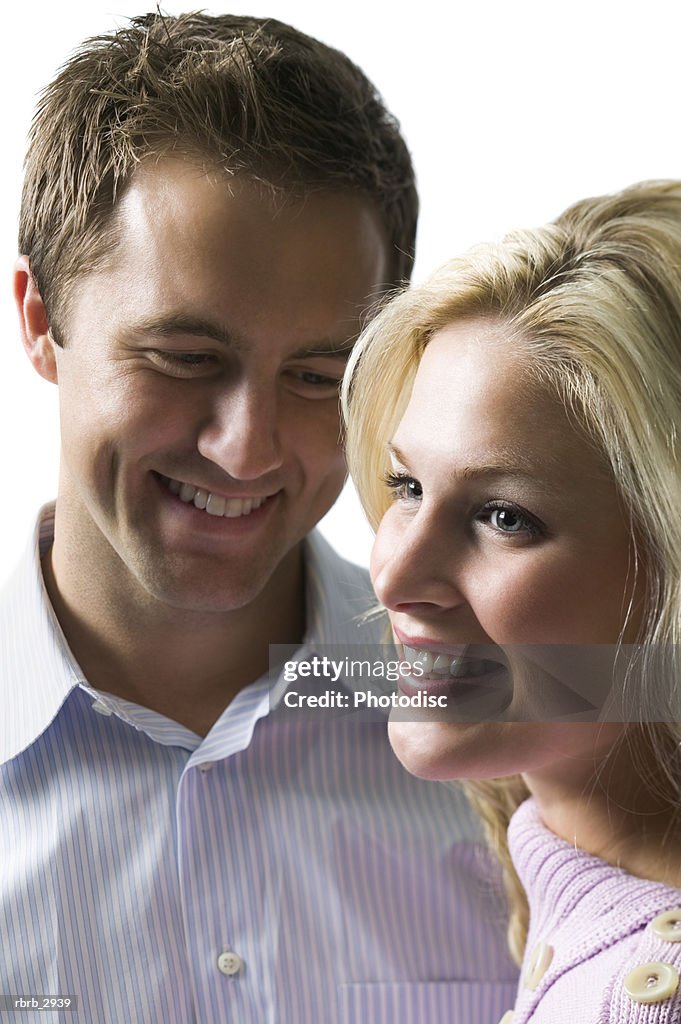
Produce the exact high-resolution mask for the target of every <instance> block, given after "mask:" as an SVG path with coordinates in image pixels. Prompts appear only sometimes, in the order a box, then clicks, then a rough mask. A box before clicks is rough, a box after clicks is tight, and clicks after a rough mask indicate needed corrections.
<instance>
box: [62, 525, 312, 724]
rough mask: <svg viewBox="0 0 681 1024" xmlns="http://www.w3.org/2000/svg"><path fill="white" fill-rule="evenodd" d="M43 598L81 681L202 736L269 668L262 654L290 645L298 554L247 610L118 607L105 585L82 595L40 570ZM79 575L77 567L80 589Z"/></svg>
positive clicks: (298, 614)
mask: <svg viewBox="0 0 681 1024" xmlns="http://www.w3.org/2000/svg"><path fill="white" fill-rule="evenodd" d="M42 566H43V576H44V579H45V585H46V588H47V592H48V595H49V597H50V600H51V602H52V605H53V607H54V610H55V613H56V615H57V618H58V619H59V622H60V625H61V627H62V629H63V631H64V635H65V636H66V639H67V641H68V643H69V646H70V648H71V650H72V651H73V654H74V656H75V658H76V660H77V661H78V664H79V665H80V667H81V669H82V671H83V673H84V676H85V678H86V679H87V681H88V682H89V683H90V684H91V685H92V686H93V687H95V688H96V689H99V690H103V691H106V692H108V693H112V694H115V695H116V696H120V697H123V698H124V699H126V700H130V701H133V702H134V703H136V704H140V705H142V706H144V707H148V708H151V709H152V710H154V711H158V712H159V713H161V714H163V715H165V716H166V717H168V718H171V719H173V720H175V721H177V722H180V723H181V724H182V725H185V726H187V727H188V728H189V729H191V730H192V731H193V732H195V733H197V734H198V735H206V733H207V732H208V731H209V730H210V729H211V727H212V726H213V724H214V723H215V721H216V720H217V719H218V718H219V716H220V715H221V713H222V712H223V711H224V709H225V708H226V707H227V705H228V704H229V703H230V702H231V701H232V700H233V699H234V697H235V696H236V695H237V693H239V691H240V690H242V689H243V688H244V687H245V686H247V685H249V684H250V683H252V682H254V681H255V680H257V679H258V678H260V677H261V676H262V675H264V674H265V673H266V672H267V670H268V667H269V644H270V643H281V644H298V643H300V642H302V638H303V633H304V630H305V599H304V591H305V587H304V566H303V554H302V546H301V545H299V546H298V547H297V548H296V549H294V550H293V551H291V552H289V553H288V554H287V555H286V556H285V558H284V560H283V561H282V563H281V564H280V566H279V567H278V568H277V571H276V572H275V573H274V575H273V577H272V579H270V581H269V583H268V585H267V586H266V587H265V588H264V590H263V591H262V592H261V593H260V594H259V595H258V596H257V598H256V599H255V600H254V601H252V602H251V603H250V604H248V605H247V606H245V607H243V608H238V609H236V610H233V611H229V612H220V613H207V612H194V611H192V610H187V609H183V608H171V607H168V606H166V605H161V604H159V603H158V602H154V601H143V600H140V601H138V602H134V601H125V602H123V601H121V600H116V595H115V594H113V595H112V593H111V592H108V591H107V588H106V585H105V581H100V580H98V578H97V575H96V574H95V575H94V576H93V575H90V576H88V577H87V578H88V586H87V590H83V589H81V588H79V587H78V586H77V585H75V580H72V579H70V576H69V574H68V573H58V572H55V566H54V560H53V557H52V551H50V552H48V553H47V554H46V555H45V557H44V558H43V561H42ZM85 575H86V570H85V569H84V568H83V566H82V565H79V567H78V577H79V578H80V579H83V578H84V577H85Z"/></svg>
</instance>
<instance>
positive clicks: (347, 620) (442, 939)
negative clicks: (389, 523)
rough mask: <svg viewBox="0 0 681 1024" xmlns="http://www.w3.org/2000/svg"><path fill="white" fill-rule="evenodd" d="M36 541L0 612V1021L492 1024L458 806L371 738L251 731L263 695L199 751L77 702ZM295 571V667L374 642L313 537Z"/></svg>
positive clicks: (351, 731) (128, 709)
mask: <svg viewBox="0 0 681 1024" xmlns="http://www.w3.org/2000/svg"><path fill="white" fill-rule="evenodd" d="M53 525H54V524H53V507H50V506H48V507H47V509H45V510H43V513H42V515H41V519H40V521H39V524H38V528H37V531H36V536H35V538H34V540H33V542H32V544H31V545H30V548H29V550H28V551H27V553H26V556H25V558H24V559H23V561H22V562H21V564H20V565H19V568H18V570H17V572H16V574H15V576H14V577H13V579H12V580H11V581H10V584H9V586H8V587H7V589H6V591H5V592H4V594H3V595H2V598H1V599H0V826H1V827H0V938H1V940H2V955H1V960H0V1021H5V1020H7V1021H11V1022H15V1021H16V1022H21V1024H34V1022H42V1024H44V1022H45V1021H52V1022H57V1021H59V1022H67V1024H192V1022H198V1024H218V1022H225V1024H388V1022H389V1024H496V1021H497V1020H498V1019H499V1017H500V1016H501V1014H502V1013H503V1011H504V1010H505V1009H506V1008H507V1007H508V1006H510V1005H512V1003H513V998H514V994H515V988H516V971H515V968H514V967H513V965H512V964H511V962H510V960H509V958H508V955H507V953H506V950H505V942H504V932H505V920H504V907H503V899H502V897H501V896H500V894H499V887H498V882H497V880H496V878H495V875H494V870H493V869H492V867H491V865H490V862H489V860H488V858H487V857H486V856H485V854H484V851H483V849H482V846H481V844H480V835H479V830H478V827H477V824H476V823H475V821H474V820H473V817H472V814H471V812H470V811H469V809H468V807H467V804H466V802H465V800H464V798H463V797H462V795H461V794H460V793H458V792H457V791H456V790H455V789H453V788H451V787H448V786H445V785H441V784H437V783H426V782H422V781H420V780H417V779H414V778H412V777H411V776H409V775H408V774H407V773H406V772H405V771H404V770H403V769H402V768H401V767H400V765H399V764H398V762H397V761H396V759H395V758H394V757H393V755H392V753H391V751H390V748H389V745H388V743H387V740H386V734H385V722H384V721H376V720H361V721H360V720H356V716H345V717H343V716H331V715H329V716H326V717H318V718H316V719H314V720H312V719H309V718H305V717H304V716H300V715H276V714H273V713H272V712H271V710H270V706H271V705H270V690H271V685H270V683H269V681H268V680H267V679H263V680H260V681H258V682H256V683H254V684H253V685H251V686H249V687H247V688H246V689H244V690H243V691H242V692H241V693H240V694H239V695H238V696H237V698H236V699H235V700H234V701H232V703H231V704H230V705H229V706H228V707H227V709H226V710H225V711H224V713H223V714H222V715H221V717H220V718H219V719H218V721H217V722H216V723H215V725H214V727H213V728H212V729H211V731H210V732H209V734H208V735H207V736H206V737H205V738H202V737H199V736H197V735H196V734H194V733H193V732H191V731H190V730H188V729H187V728H185V727H183V726H182V725H180V724H178V723H177V722H174V721H171V720H169V719H167V718H165V717H164V716H162V715H160V714H158V713H156V712H153V711H151V710H149V709H147V708H143V707H140V706H138V705H135V704H132V703H130V702H127V701H125V700H122V699H120V698H116V697H113V696H111V695H107V694H102V693H98V692H97V691H96V690H95V689H93V687H92V686H91V685H90V684H89V683H88V682H87V680H86V679H85V678H84V677H83V674H82V672H81V670H80V669H79V667H78V664H77V662H76V660H75V658H74V656H73V654H72V652H71V651H70V650H69V647H68V644H67V642H66V640H65V638H64V635H63V633H62V631H61V629H60V627H59V623H58V622H57V619H56V617H55V614H54V611H53V609H52V607H51V605H50V602H49V600H48V597H47V594H46V591H45V587H44V584H43V580H42V574H41V570H40V556H41V553H44V552H45V551H46V550H47V549H48V548H49V545H50V544H51V541H52V534H53ZM306 573H307V614H308V628H307V633H306V638H305V643H304V647H303V649H302V652H301V651H299V652H298V655H297V656H298V657H300V656H301V655H303V656H306V657H309V656H311V655H312V654H314V652H315V650H318V649H319V648H322V647H324V646H325V645H328V644H333V645H336V646H338V645H347V646H349V647H352V646H353V645H356V644H357V643H358V642H361V639H360V634H362V632H363V631H364V634H366V635H365V636H364V637H363V639H365V640H367V642H368V641H369V640H374V641H376V640H377V639H378V634H377V632H376V629H377V627H376V626H373V627H370V626H369V627H359V626H358V625H357V614H358V612H359V611H361V610H362V608H363V607H366V605H367V603H368V601H369V600H370V593H369V590H368V584H367V580H366V574H365V573H364V572H363V571H362V570H360V569H358V568H357V567H355V566H350V565H349V564H348V563H345V562H343V561H342V560H341V559H340V558H339V557H338V556H337V555H336V554H335V552H333V551H332V549H331V548H330V547H329V546H328V545H327V544H326V543H325V541H324V540H323V539H322V538H321V537H320V536H319V535H317V534H313V535H312V536H311V537H310V538H309V539H308V542H307V548H306ZM372 629H373V635H372V634H371V631H372ZM367 630H368V633H367ZM69 998H70V999H71V1000H72V1002H71V1005H70V1007H69V1008H68V1009H66V1008H64V1006H61V1007H60V1006H59V1005H58V1004H55V1003H51V1002H47V1003H45V1004H44V1005H45V1006H47V1007H48V1008H47V1009H42V1008H40V1007H37V1006H36V1004H35V1003H32V1002H31V1000H32V999H36V1000H43V999H47V1000H54V999H63V1000H65V999H69ZM19 999H21V1000H23V1002H22V1003H21V1004H17V1000H19ZM74 1006H75V1009H74Z"/></svg>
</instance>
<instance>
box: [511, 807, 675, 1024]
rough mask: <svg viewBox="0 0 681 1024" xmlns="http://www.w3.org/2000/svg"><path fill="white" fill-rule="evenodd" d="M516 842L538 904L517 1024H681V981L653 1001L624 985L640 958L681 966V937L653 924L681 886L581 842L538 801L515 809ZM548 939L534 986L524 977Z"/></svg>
mask: <svg viewBox="0 0 681 1024" xmlns="http://www.w3.org/2000/svg"><path fill="white" fill-rule="evenodd" d="M509 846H510V850H511V856H512V858H513V862H514V864H515V867H516V870H517V872H518V874H519V876H520V879H521V881H522V883H523V885H524V887H525V890H526V892H527V894H528V899H529V903H530V932H529V938H528V943H527V950H526V955H525V962H524V964H523V974H522V975H521V982H520V988H519V993H518V1000H517V1003H516V1008H515V1013H514V1017H513V1024H524V1022H525V1021H531V1022H532V1024H575V1022H582V1021H584V1022H585V1024H586V1022H589V1024H592V1022H593V1024H611V1022H612V1024H634V1022H635V1024H644V1022H645V1024H653V1022H654V1024H681V986H680V987H679V989H677V991H676V993H675V994H674V995H673V996H671V997H668V998H666V999H664V1000H662V1001H661V1002H658V1003H652V1004H643V1003H639V1002H635V1001H634V1000H632V999H631V998H630V997H629V996H628V995H627V993H626V992H625V989H624V979H625V978H626V977H627V975H628V974H629V972H630V971H631V970H633V969H634V968H635V967H637V966H639V965H643V964H647V963H651V962H661V963H665V964H669V965H671V966H672V967H673V968H674V969H675V970H676V971H678V972H679V973H680V974H681V942H667V941H664V940H662V939H660V938H659V937H658V936H657V935H655V933H654V932H653V931H652V928H651V927H650V925H651V922H652V921H653V920H654V919H655V918H656V917H657V916H658V915H659V914H661V913H663V912H665V911H668V910H673V909H675V908H679V907H681V890H679V889H675V888H672V887H670V886H666V885H662V884H660V883H658V882H650V881H646V880H645V879H641V878H635V877H634V876H632V875H630V874H628V873H627V872H626V871H623V870H622V869H620V868H616V867H613V866H612V865H610V864H607V863H606V862H605V861H603V860H600V859H599V858H598V857H593V856H591V855H590V854H588V853H585V852H583V851H582V850H578V849H575V848H574V846H571V845H570V844H569V843H566V842H564V841H563V840H562V839H559V838H558V837H557V836H555V835H554V834H553V832H551V831H549V829H547V828H546V826H545V825H544V824H543V822H542V820H541V817H540V813H539V808H538V805H537V804H536V802H535V801H534V800H528V801H527V802H526V803H524V804H523V805H522V806H521V807H520V808H519V809H518V810H517V811H516V813H515V815H514V816H513V819H512V821H511V824H510V827H509ZM539 943H545V944H547V945H549V946H551V947H552V949H553V957H552V960H551V963H550V965H549V967H548V970H547V971H546V973H545V974H544V976H543V978H542V979H541V980H540V982H539V984H538V986H537V988H536V990H535V991H531V990H530V989H528V988H527V987H526V986H525V983H524V977H525V975H526V974H527V965H528V962H529V960H530V958H531V956H532V953H533V952H534V950H535V949H536V947H537V945H538V944H539Z"/></svg>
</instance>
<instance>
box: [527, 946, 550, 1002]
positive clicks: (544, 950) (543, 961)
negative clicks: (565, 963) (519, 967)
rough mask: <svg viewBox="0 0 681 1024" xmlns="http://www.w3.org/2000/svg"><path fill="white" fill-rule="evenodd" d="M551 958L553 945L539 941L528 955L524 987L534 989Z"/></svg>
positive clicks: (547, 967)
mask: <svg viewBox="0 0 681 1024" xmlns="http://www.w3.org/2000/svg"><path fill="white" fill-rule="evenodd" d="M552 960H553V946H548V945H547V944H546V943H545V942H540V943H539V944H538V945H537V946H535V948H534V952H533V953H532V956H531V957H530V959H529V961H528V964H527V968H526V969H525V977H524V979H523V980H524V982H525V988H529V989H531V990H532V991H534V990H535V989H536V987H537V985H538V984H539V982H540V981H541V980H542V978H543V977H544V975H545V974H546V972H547V971H548V969H549V966H550V964H551V961H552Z"/></svg>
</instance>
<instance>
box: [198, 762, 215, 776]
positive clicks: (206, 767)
mask: <svg viewBox="0 0 681 1024" xmlns="http://www.w3.org/2000/svg"><path fill="white" fill-rule="evenodd" d="M214 767H215V761H202V762H201V764H200V765H199V771H200V772H203V773H204V775H205V773H206V772H209V771H211V769H213V768H214Z"/></svg>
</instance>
